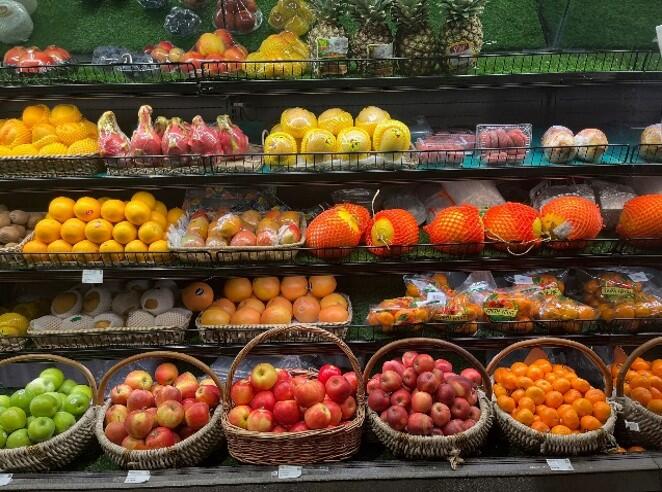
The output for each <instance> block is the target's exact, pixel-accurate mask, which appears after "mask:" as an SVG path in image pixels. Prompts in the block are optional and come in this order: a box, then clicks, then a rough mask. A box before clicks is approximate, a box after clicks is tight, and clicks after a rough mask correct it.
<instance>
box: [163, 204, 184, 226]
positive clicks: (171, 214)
mask: <svg viewBox="0 0 662 492" xmlns="http://www.w3.org/2000/svg"><path fill="white" fill-rule="evenodd" d="M182 215H184V211H183V210H182V209H181V208H177V207H175V208H171V209H170V210H168V215H166V219H168V224H176V223H177V222H178V221H179V219H180V218H181V216H182Z"/></svg>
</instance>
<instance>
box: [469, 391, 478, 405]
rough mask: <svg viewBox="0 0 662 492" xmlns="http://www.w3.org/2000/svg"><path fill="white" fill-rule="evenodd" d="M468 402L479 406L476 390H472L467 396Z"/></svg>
mask: <svg viewBox="0 0 662 492" xmlns="http://www.w3.org/2000/svg"><path fill="white" fill-rule="evenodd" d="M467 401H468V402H469V405H477V404H478V393H476V390H474V389H472V390H471V392H470V393H469V394H468V395H467Z"/></svg>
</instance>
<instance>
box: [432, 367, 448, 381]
mask: <svg viewBox="0 0 662 492" xmlns="http://www.w3.org/2000/svg"><path fill="white" fill-rule="evenodd" d="M432 374H434V375H435V376H437V379H438V380H439V384H442V383H445V382H446V378H445V377H444V373H443V371H442V370H441V369H437V368H436V367H435V368H434V369H432Z"/></svg>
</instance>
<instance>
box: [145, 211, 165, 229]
mask: <svg viewBox="0 0 662 492" xmlns="http://www.w3.org/2000/svg"><path fill="white" fill-rule="evenodd" d="M149 220H151V221H153V222H156V223H157V224H159V225H160V226H161V228H163V230H164V231H167V230H168V219H166V218H165V215H163V214H160V213H159V212H156V211H154V212H152V217H151V219H149Z"/></svg>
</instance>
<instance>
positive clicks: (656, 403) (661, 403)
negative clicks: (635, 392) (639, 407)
mask: <svg viewBox="0 0 662 492" xmlns="http://www.w3.org/2000/svg"><path fill="white" fill-rule="evenodd" d="M646 408H648V409H649V410H650V411H651V412H653V413H656V414H658V415H662V399H659V398H654V399H652V400H649V402H648V405H646Z"/></svg>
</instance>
